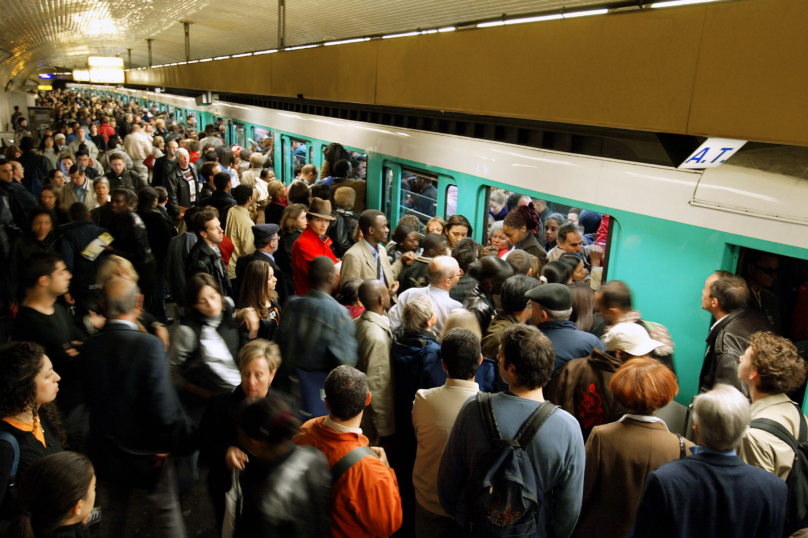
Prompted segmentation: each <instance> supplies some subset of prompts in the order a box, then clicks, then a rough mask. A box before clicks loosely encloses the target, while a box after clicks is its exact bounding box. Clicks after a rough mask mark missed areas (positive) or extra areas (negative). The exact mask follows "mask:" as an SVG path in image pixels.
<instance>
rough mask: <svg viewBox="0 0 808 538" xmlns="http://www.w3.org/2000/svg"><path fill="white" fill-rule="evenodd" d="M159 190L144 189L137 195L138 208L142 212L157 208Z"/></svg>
mask: <svg viewBox="0 0 808 538" xmlns="http://www.w3.org/2000/svg"><path fill="white" fill-rule="evenodd" d="M158 198H159V196H158V195H157V189H154V188H152V187H144V188H142V189H140V191H138V193H137V206H138V209H139V210H141V211H144V210H148V209H151V208H153V207H157V199H158Z"/></svg>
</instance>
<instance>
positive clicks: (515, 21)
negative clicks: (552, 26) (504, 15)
mask: <svg viewBox="0 0 808 538" xmlns="http://www.w3.org/2000/svg"><path fill="white" fill-rule="evenodd" d="M563 18H564V17H563V16H562V15H543V16H541V17H527V18H525V19H511V20H508V21H505V24H522V23H525V22H541V21H553V20H556V19H563Z"/></svg>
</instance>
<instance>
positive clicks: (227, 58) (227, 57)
mask: <svg viewBox="0 0 808 538" xmlns="http://www.w3.org/2000/svg"><path fill="white" fill-rule="evenodd" d="M229 59H230V56H217V57H216V58H214V60H229Z"/></svg>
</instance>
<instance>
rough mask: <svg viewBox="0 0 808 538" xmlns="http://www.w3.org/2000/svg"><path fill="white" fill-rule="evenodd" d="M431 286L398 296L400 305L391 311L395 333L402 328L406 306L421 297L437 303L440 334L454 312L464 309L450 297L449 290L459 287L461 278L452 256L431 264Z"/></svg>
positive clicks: (391, 322) (438, 259)
mask: <svg viewBox="0 0 808 538" xmlns="http://www.w3.org/2000/svg"><path fill="white" fill-rule="evenodd" d="M428 275H429V286H427V287H426V288H410V289H408V290H407V291H405V292H404V293H402V294H401V295H399V296H398V303H396V305H395V306H394V307H393V308H391V309H390V328H391V329H392V330H393V331H395V330H396V329H398V328H399V327H401V313H402V311H403V310H404V306H405V305H406V304H407V303H409V302H410V301H412V300H413V299H414V298H415V297H418V296H419V295H429V296H430V297H431V298H432V301H433V302H434V303H435V314H437V317H438V322H437V323H436V324H435V331H436V332H437V333H438V334H440V332H441V331H442V330H443V326H444V325H445V324H446V320H447V319H449V314H451V313H452V310H455V309H457V308H463V305H462V304H460V303H459V302H457V301H455V300H454V299H452V298H451V297H450V296H449V290H451V289H452V288H454V287H455V286H457V282H458V281H459V280H460V277H461V276H463V275H462V273H461V272H460V266H459V265H458V264H457V260H455V259H454V258H452V257H451V256H437V257H435V258H433V259H432V261H431V262H429V268H428Z"/></svg>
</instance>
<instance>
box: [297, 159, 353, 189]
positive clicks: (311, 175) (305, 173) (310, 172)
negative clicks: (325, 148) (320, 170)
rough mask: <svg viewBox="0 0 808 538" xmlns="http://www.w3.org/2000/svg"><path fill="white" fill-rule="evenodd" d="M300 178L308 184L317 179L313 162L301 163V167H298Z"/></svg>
mask: <svg viewBox="0 0 808 538" xmlns="http://www.w3.org/2000/svg"><path fill="white" fill-rule="evenodd" d="M300 178H301V179H303V181H305V182H306V183H308V184H309V185H311V184H313V183H314V182H315V181H317V167H316V166H314V165H313V164H306V165H303V168H301V169H300ZM343 188H344V187H343ZM337 190H339V189H337Z"/></svg>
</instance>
